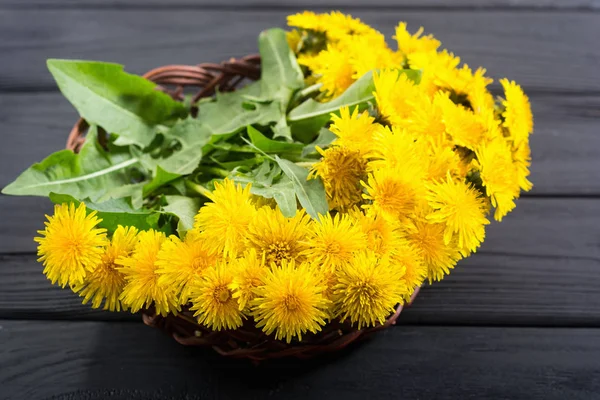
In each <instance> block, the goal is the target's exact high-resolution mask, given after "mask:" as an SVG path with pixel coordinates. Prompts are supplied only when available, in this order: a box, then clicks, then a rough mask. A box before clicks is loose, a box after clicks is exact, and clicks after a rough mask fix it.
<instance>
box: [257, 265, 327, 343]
mask: <svg viewBox="0 0 600 400" xmlns="http://www.w3.org/2000/svg"><path fill="white" fill-rule="evenodd" d="M263 283H264V284H263V285H262V286H260V287H258V288H257V289H256V298H255V299H254V300H252V302H251V304H252V306H253V315H254V320H255V321H256V323H257V324H256V326H257V327H258V328H262V330H263V332H265V333H266V334H267V335H270V334H272V333H273V332H275V339H277V340H285V341H286V342H288V343H290V342H291V341H292V339H293V338H295V337H297V338H298V340H302V335H303V334H305V333H306V332H307V331H308V332H312V333H316V332H318V331H320V330H321V326H323V325H325V318H326V317H327V310H328V308H329V305H330V302H329V301H328V300H327V299H325V298H324V297H323V290H324V286H323V279H322V277H321V276H319V273H318V270H317V269H315V268H311V267H310V265H309V264H307V263H303V264H300V265H298V266H296V265H295V263H294V262H293V261H292V262H285V261H284V262H283V263H282V264H281V265H279V266H277V265H273V266H272V267H271V269H270V270H269V271H268V272H267V273H266V275H265V277H264V278H263Z"/></svg>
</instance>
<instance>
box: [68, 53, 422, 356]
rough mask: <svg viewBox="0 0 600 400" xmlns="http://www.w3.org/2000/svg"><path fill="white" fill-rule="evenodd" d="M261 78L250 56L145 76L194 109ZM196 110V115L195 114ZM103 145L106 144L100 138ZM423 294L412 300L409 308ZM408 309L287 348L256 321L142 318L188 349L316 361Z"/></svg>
mask: <svg viewBox="0 0 600 400" xmlns="http://www.w3.org/2000/svg"><path fill="white" fill-rule="evenodd" d="M259 77H260V57H259V56H258V55H250V56H247V57H243V58H241V59H230V60H229V61H226V62H223V63H221V64H213V63H205V64H199V65H195V66H189V65H168V66H164V67H160V68H156V69H153V70H151V71H149V72H147V73H146V74H145V75H144V78H146V79H149V80H151V81H153V82H155V83H157V84H158V89H159V90H162V91H164V92H165V93H168V94H169V95H170V96H171V97H173V98H174V99H175V100H179V101H183V99H184V96H183V94H184V90H186V89H190V88H192V89H195V90H196V92H195V95H194V97H193V100H192V104H195V103H196V101H198V100H199V99H201V98H204V97H210V96H212V95H214V93H215V90H217V89H218V90H219V91H221V92H226V91H232V90H235V89H236V87H238V86H240V85H243V84H244V82H245V81H247V80H257V79H258V78H259ZM197 111H198V110H197V109H192V113H193V114H196V113H197ZM87 129H88V124H87V123H86V121H84V120H83V119H80V120H79V121H77V123H76V124H75V125H74V126H73V129H72V130H71V133H70V134H69V138H68V140H67V145H66V147H67V149H70V150H73V151H75V152H77V151H78V150H79V149H80V148H81V146H82V145H83V142H84V140H85V134H86V131H87ZM99 140H100V141H101V140H105V139H103V138H102V135H99ZM418 292H419V288H417V289H416V290H415V292H414V293H413V295H412V298H411V301H410V302H409V303H408V304H410V303H411V302H412V300H413V299H414V297H415V296H416V295H417V293H418ZM402 308H403V306H402V305H398V306H397V308H396V310H395V312H394V314H392V315H390V316H389V317H388V318H387V320H386V321H385V323H384V324H378V325H375V326H373V327H370V328H364V329H360V330H359V329H356V328H354V327H352V326H351V325H350V324H349V323H348V322H345V323H341V322H339V321H335V320H334V321H331V322H330V323H328V324H327V325H326V326H325V327H323V330H322V331H321V332H318V333H316V334H307V335H305V336H304V337H303V338H302V341H301V342H294V343H291V344H287V343H285V342H282V341H278V340H275V339H274V338H273V337H272V336H269V335H266V334H265V333H263V332H262V331H261V330H260V329H258V328H256V327H255V326H254V323H253V321H252V320H251V319H249V320H246V322H245V323H244V325H243V326H241V327H240V328H238V329H236V330H226V331H211V330H209V329H208V328H206V327H204V326H202V325H200V324H198V322H197V320H196V318H194V316H193V313H192V312H191V311H190V310H189V309H188V308H187V307H184V309H183V310H182V311H181V312H180V313H179V314H178V315H172V314H169V315H167V316H166V317H163V316H161V315H157V314H156V313H155V312H154V310H153V309H151V308H150V309H147V310H144V311H143V312H142V318H143V321H144V323H145V324H146V325H149V326H153V327H156V328H159V329H162V330H163V331H165V332H166V333H167V334H169V335H171V336H172V337H173V338H174V339H175V340H176V341H177V342H179V343H181V344H183V345H188V346H204V347H212V348H213V349H214V350H215V351H217V352H218V353H219V354H221V355H224V356H228V357H233V358H248V359H251V360H254V361H262V360H265V359H270V358H281V357H290V356H293V357H298V358H311V357H314V356H316V355H319V354H322V353H327V352H332V351H337V350H340V349H342V348H344V347H346V346H347V345H349V344H350V343H352V342H354V341H356V340H357V339H359V338H364V337H365V336H367V335H369V334H371V333H373V332H376V331H379V330H381V329H384V328H387V327H389V326H391V325H394V324H395V323H396V320H397V318H398V316H399V315H400V313H401V311H402Z"/></svg>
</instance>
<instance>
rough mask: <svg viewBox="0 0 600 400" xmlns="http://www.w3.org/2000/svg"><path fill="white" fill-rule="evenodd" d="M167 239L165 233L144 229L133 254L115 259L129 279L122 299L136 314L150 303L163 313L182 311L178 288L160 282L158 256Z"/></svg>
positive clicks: (158, 311) (120, 269)
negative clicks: (180, 309)
mask: <svg viewBox="0 0 600 400" xmlns="http://www.w3.org/2000/svg"><path fill="white" fill-rule="evenodd" d="M166 240H167V237H166V236H165V234H164V233H162V232H158V231H155V230H153V229H150V230H148V231H142V232H140V233H139V234H138V242H137V243H136V244H135V248H134V250H133V253H132V254H131V255H130V256H128V257H120V258H117V260H116V261H115V262H116V264H118V265H120V266H121V267H120V268H119V271H120V272H121V273H122V274H123V275H124V276H125V282H126V284H125V287H124V288H123V292H122V293H121V296H120V300H121V302H122V303H123V304H124V305H126V306H128V307H129V308H130V309H131V312H133V313H136V312H138V311H139V310H141V309H142V308H148V307H150V306H151V305H154V308H155V310H156V312H157V313H158V314H160V315H162V316H166V315H167V314H168V313H176V312H177V311H179V302H178V299H177V295H176V293H175V291H174V290H173V289H172V288H170V287H163V286H161V285H159V284H158V278H159V275H158V274H157V273H156V270H157V265H156V259H157V256H158V252H159V251H160V247H161V246H162V244H163V243H164V242H165V241H166Z"/></svg>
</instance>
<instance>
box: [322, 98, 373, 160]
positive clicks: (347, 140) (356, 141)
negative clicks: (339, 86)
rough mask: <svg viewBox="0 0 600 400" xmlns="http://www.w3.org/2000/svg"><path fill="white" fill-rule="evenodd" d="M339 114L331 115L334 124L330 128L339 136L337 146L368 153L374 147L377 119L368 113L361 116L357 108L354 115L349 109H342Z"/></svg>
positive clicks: (336, 141)
mask: <svg viewBox="0 0 600 400" xmlns="http://www.w3.org/2000/svg"><path fill="white" fill-rule="evenodd" d="M339 114H340V115H339V116H338V115H336V114H331V122H332V123H331V125H330V127H329V130H330V131H331V132H333V133H334V134H335V135H336V136H337V139H336V140H335V144H337V145H339V146H341V147H345V148H347V149H348V150H352V151H360V152H361V153H363V154H365V153H368V152H369V151H370V150H371V146H372V145H373V133H374V131H375V129H376V128H377V125H376V124H375V123H374V121H375V118H373V117H371V116H370V115H369V113H368V112H367V111H363V112H362V113H360V114H359V111H358V107H355V108H354V111H353V112H352V113H350V108H349V107H342V108H340V111H339Z"/></svg>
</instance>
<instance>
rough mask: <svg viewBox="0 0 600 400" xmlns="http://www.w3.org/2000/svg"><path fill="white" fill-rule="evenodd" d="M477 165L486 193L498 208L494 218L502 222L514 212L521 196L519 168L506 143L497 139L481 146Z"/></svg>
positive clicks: (478, 151)
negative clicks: (516, 198) (519, 195)
mask: <svg viewBox="0 0 600 400" xmlns="http://www.w3.org/2000/svg"><path fill="white" fill-rule="evenodd" d="M476 154H477V160H476V162H475V165H476V166H477V168H478V169H479V174H480V176H481V181H482V182H483V186H484V187H485V192H486V194H487V195H488V197H490V199H491V200H492V205H493V206H494V207H495V208H496V211H495V212H494V218H495V219H496V220H497V221H501V220H502V218H503V217H504V216H505V215H506V214H508V213H509V212H510V211H512V210H513V209H514V208H515V206H516V204H515V201H514V199H515V197H516V196H518V194H519V180H518V179H519V178H518V174H517V168H516V166H515V165H514V164H513V160H512V153H511V151H510V148H509V147H508V144H507V143H506V141H504V140H502V139H496V140H493V141H491V142H489V143H488V144H486V145H483V146H481V147H480V148H479V149H478V150H477V151H476Z"/></svg>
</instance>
